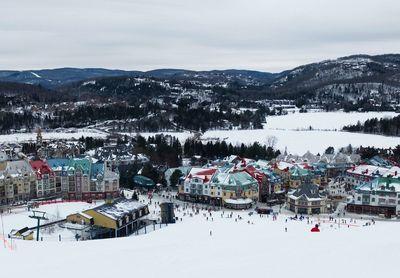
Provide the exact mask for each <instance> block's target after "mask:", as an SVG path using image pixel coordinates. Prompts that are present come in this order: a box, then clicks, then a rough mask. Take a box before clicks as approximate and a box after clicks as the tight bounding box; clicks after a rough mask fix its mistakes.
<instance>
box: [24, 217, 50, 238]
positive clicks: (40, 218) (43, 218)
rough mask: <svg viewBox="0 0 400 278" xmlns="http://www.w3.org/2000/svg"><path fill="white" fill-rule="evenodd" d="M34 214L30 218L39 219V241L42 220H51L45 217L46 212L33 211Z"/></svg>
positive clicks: (37, 236)
mask: <svg viewBox="0 0 400 278" xmlns="http://www.w3.org/2000/svg"><path fill="white" fill-rule="evenodd" d="M32 212H33V215H30V216H29V217H30V218H34V219H37V227H36V241H39V229H40V220H49V219H48V218H47V217H46V216H45V214H46V213H45V212H44V211H38V210H32Z"/></svg>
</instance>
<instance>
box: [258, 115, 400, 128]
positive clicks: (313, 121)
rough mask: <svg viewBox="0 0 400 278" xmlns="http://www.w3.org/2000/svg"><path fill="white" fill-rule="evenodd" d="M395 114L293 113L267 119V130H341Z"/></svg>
mask: <svg viewBox="0 0 400 278" xmlns="http://www.w3.org/2000/svg"><path fill="white" fill-rule="evenodd" d="M397 115H398V114H397V113H395V112H368V113H356V112H353V113H344V112H315V113H291V114H287V115H284V116H273V117H268V118H267V125H266V128H267V129H289V130H302V129H309V128H310V127H312V128H313V129H323V130H335V129H336V130H340V129H342V128H343V126H345V125H350V124H357V122H358V121H360V122H361V123H363V122H365V121H366V120H368V119H372V118H378V119H380V118H385V117H389V118H392V117H395V116H397Z"/></svg>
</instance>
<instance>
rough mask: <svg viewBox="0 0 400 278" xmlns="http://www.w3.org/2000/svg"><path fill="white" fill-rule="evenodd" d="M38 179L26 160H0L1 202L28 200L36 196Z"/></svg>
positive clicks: (10, 202) (2, 203)
mask: <svg viewBox="0 0 400 278" xmlns="http://www.w3.org/2000/svg"><path fill="white" fill-rule="evenodd" d="M36 187H37V180H36V175H35V173H34V171H33V170H32V167H31V166H30V165H29V162H28V161H26V160H16V161H2V162H0V204H1V205H5V204H12V203H14V202H18V201H28V200H29V199H30V198H34V197H36Z"/></svg>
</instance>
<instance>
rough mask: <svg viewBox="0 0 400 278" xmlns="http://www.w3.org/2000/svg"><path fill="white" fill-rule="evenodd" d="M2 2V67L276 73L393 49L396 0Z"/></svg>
mask: <svg viewBox="0 0 400 278" xmlns="http://www.w3.org/2000/svg"><path fill="white" fill-rule="evenodd" d="M0 8H1V10H2V16H1V17H0V37H1V38H2V40H1V43H0V69H2V70H5V69H9V70H27V69H32V70H34V69H43V68H60V67H80V68H89V67H101V68H114V69H124V70H152V69H158V68H182V69H191V70H210V69H230V68H235V69H249V70H260V71H268V72H280V71H282V70H287V69H291V68H294V67H296V66H299V65H302V64H306V63H312V62H318V61H321V60H327V59H334V58H337V57H342V56H348V55H354V54H369V55H375V54H386V53H399V51H398V50H399V49H400V37H399V36H398V34H400V19H399V18H398V15H397V13H398V11H399V10H400V2H399V1H395V0H381V1H377V0H364V1H362V0H353V1H345V0H337V1H324V0H319V1H318V0H302V1H296V0H283V1H276V0H251V1H244V0H218V1H215V0H214V1H213V0H203V1H191V0H135V1H129V0H113V1H112V0H96V1H95V0H86V1H78V0H69V1H66V0H59V1H52V0H38V1H30V0H13V1H8V2H7V3H2V4H0Z"/></svg>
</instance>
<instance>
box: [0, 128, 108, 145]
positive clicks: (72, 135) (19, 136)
mask: <svg viewBox="0 0 400 278" xmlns="http://www.w3.org/2000/svg"><path fill="white" fill-rule="evenodd" d="M36 135H37V133H36V132H34V133H14V134H6V135H4V134H3V135H0V142H12V143H15V142H27V141H30V140H32V141H36ZM42 135H43V139H67V140H70V139H79V138H81V137H82V136H84V137H87V136H90V137H96V138H105V137H106V136H107V133H105V132H102V131H100V130H97V129H71V131H70V132H68V131H65V130H64V131H60V132H56V131H51V132H45V131H43V132H42Z"/></svg>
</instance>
